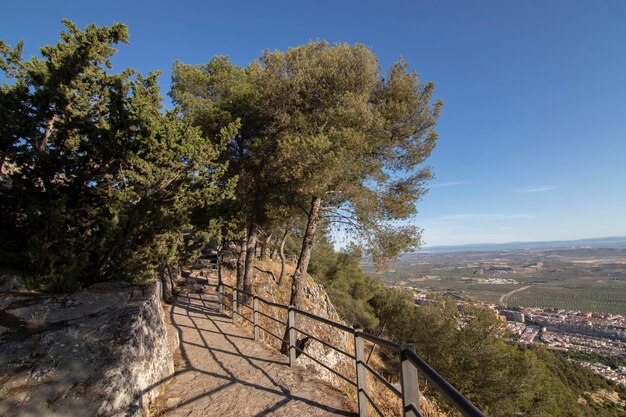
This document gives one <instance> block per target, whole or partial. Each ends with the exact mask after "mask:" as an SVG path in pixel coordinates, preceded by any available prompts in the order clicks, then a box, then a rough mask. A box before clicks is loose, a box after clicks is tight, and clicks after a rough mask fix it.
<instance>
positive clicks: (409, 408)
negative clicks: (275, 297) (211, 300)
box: [219, 280, 485, 417]
mask: <svg viewBox="0 0 626 417" xmlns="http://www.w3.org/2000/svg"><path fill="white" fill-rule="evenodd" d="M220 281H221V280H220ZM220 286H221V288H219V291H220V295H221V296H220V299H221V303H222V304H223V303H224V293H223V289H224V288H228V289H230V290H231V291H232V292H233V308H231V311H232V312H233V321H234V317H235V315H239V316H241V317H243V316H242V315H241V313H239V311H237V310H238V308H237V306H238V301H237V298H238V297H237V293H242V294H246V295H248V296H250V297H252V298H253V300H258V301H260V302H262V303H264V304H267V305H269V306H272V307H278V308H282V309H285V310H287V312H288V313H289V315H288V318H289V319H288V323H287V329H288V330H289V331H290V332H292V333H293V334H295V332H296V331H297V332H300V333H303V334H307V333H305V332H302V331H300V330H298V329H297V328H296V327H295V323H294V321H295V319H294V318H292V317H295V314H296V313H297V314H300V315H302V316H305V317H308V318H311V319H313V320H317V321H319V322H321V323H324V324H327V325H330V326H333V327H335V328H337V329H340V330H342V331H345V332H347V333H350V334H352V335H354V337H355V338H362V339H365V340H367V341H369V342H371V343H374V344H376V345H379V346H382V347H384V348H387V349H389V350H391V351H393V352H395V353H399V354H400V358H401V365H402V366H401V372H405V371H404V370H405V367H406V366H409V367H412V368H414V370H415V372H417V371H419V372H421V373H422V374H423V375H424V376H425V377H426V379H427V380H428V381H430V382H431V383H433V384H434V385H435V387H436V388H437V389H438V390H439V391H440V392H441V393H442V394H443V395H444V396H445V397H446V398H447V399H448V400H449V401H450V402H451V403H452V404H454V406H455V407H457V409H458V410H459V411H460V412H461V413H462V414H463V415H464V416H466V417H485V415H484V414H483V412H482V411H480V410H479V409H478V408H477V407H476V406H475V405H474V404H472V402H471V401H470V400H468V399H467V398H466V397H465V396H464V395H463V394H461V393H460V392H459V391H458V390H457V389H456V388H454V387H453V386H452V385H451V384H450V383H449V382H448V381H446V380H445V378H443V377H442V376H441V375H439V373H437V371H435V370H434V369H433V368H432V367H431V366H430V365H428V364H427V363H426V362H425V361H424V360H423V359H422V358H420V357H419V356H418V355H417V354H416V353H415V351H414V350H413V348H412V345H401V344H399V343H395V342H392V341H391V340H387V339H384V338H381V337H378V336H374V335H371V334H369V333H365V332H363V331H362V330H360V329H355V328H353V327H351V326H347V325H345V324H343V323H338V322H335V321H333V320H330V319H327V318H325V317H321V316H318V315H317V314H313V313H311V312H308V311H305V310H302V309H299V308H296V307H294V306H290V305H285V304H280V303H275V302H272V301H269V300H266V299H265V298H263V297H260V296H258V295H255V294H253V293H250V292H248V291H245V290H242V289H239V288H236V287H232V286H230V285H228V284H224V283H223V282H222V283H221V284H220ZM248 308H250V307H249V306H248ZM251 310H253V315H254V318H255V320H254V321H252V320H249V319H247V318H246V319H247V320H248V321H249V322H251V323H252V324H253V326H254V327H255V336H256V337H255V338H258V330H257V329H258V328H261V329H263V330H264V331H266V332H269V331H268V330H266V329H265V328H262V327H261V326H260V325H259V324H258V319H257V317H258V314H255V313H257V312H258V307H257V303H255V302H253V308H252V309H251ZM263 315H264V316H267V315H266V314H263ZM244 318H245V317H244ZM281 323H283V322H282V321H281ZM283 324H284V323H283ZM269 333H270V334H271V335H272V336H274V337H278V336H276V335H274V334H273V333H271V332H269ZM307 335H308V334H307ZM309 336H310V335H309ZM294 339H295V337H289V338H288V340H284V339H281V338H279V340H282V341H284V342H288V343H289V348H288V349H289V355H290V361H289V362H290V365H293V364H294V363H295V351H296V350H298V351H300V352H301V353H302V354H304V355H305V356H308V357H309V358H311V359H312V360H313V361H315V362H317V363H319V364H320V365H321V366H323V367H325V368H327V369H330V368H329V367H328V366H327V365H325V364H323V363H321V362H319V361H318V360H317V359H315V358H312V357H311V356H310V355H308V354H306V353H305V352H304V351H302V350H301V349H298V348H297V347H296V346H295V340H294ZM314 339H316V340H318V341H319V339H317V338H316V337H314ZM355 340H356V339H355ZM323 344H324V345H326V346H328V347H331V348H333V349H336V350H339V351H340V352H342V353H344V352H343V350H341V349H339V348H338V347H333V346H330V343H328V342H326V343H323ZM292 345H293V346H292ZM361 349H362V342H361ZM355 350H356V345H355ZM348 356H349V357H350V358H351V359H353V360H355V363H356V365H357V367H358V366H359V365H360V364H362V365H367V364H366V363H365V362H363V360H362V359H361V358H360V357H361V356H362V355H359V354H358V352H355V355H354V356H352V355H348ZM363 369H365V370H367V371H368V372H372V368H371V367H370V366H363ZM331 371H332V372H334V373H336V374H337V373H338V372H337V371H334V370H331ZM376 374H377V375H375V376H376V377H377V378H381V376H380V374H378V373H376ZM357 375H358V372H357ZM340 376H341V377H342V378H343V379H345V380H348V378H347V377H346V376H344V375H340ZM403 379H404V376H403ZM357 380H358V376H357ZM407 380H410V381H412V382H411V383H410V386H411V391H413V390H414V391H415V392H419V387H418V386H417V378H414V381H413V380H411V379H410V378H409V379H407ZM350 382H351V383H352V384H354V382H352V381H350ZM361 382H362V386H363V389H361V390H360V391H362V394H363V395H364V397H365V398H366V399H367V400H368V402H369V403H371V404H372V405H373V406H374V409H375V410H376V411H377V412H378V413H379V414H380V409H379V408H378V406H377V405H376V404H374V403H373V401H372V399H371V397H370V396H369V395H368V394H367V392H366V390H365V383H364V382H363V381H361ZM358 384H359V382H358V381H357V385H358ZM385 385H387V388H389V385H391V383H389V382H388V383H387V384H385ZM406 388H408V387H406ZM406 388H405V387H404V383H403V386H402V389H400V390H399V391H398V392H401V393H402V396H403V403H404V400H405V399H406V397H411V398H413V400H411V401H410V402H407V403H405V404H404V410H403V414H404V416H419V415H420V414H419V413H417V410H419V404H418V400H419V394H418V395H417V396H415V392H412V393H411V394H412V395H408V394H409V393H407V392H405V390H406ZM392 391H393V390H392ZM394 394H397V392H395V391H394ZM359 409H360V413H359V414H360V416H361V417H367V414H368V411H367V407H364V408H362V407H359ZM381 415H382V414H381Z"/></svg>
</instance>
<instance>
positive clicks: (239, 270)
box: [237, 232, 248, 290]
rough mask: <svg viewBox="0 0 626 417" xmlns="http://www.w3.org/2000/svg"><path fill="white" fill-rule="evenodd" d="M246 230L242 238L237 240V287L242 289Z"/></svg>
mask: <svg viewBox="0 0 626 417" xmlns="http://www.w3.org/2000/svg"><path fill="white" fill-rule="evenodd" d="M247 240H248V239H247V232H246V233H244V237H243V239H241V241H240V242H239V255H238V256H237V288H239V289H240V290H242V289H243V275H244V269H245V266H246V245H247Z"/></svg>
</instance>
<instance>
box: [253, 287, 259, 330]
mask: <svg viewBox="0 0 626 417" xmlns="http://www.w3.org/2000/svg"><path fill="white" fill-rule="evenodd" d="M252 312H253V314H252V321H253V322H254V340H259V299H258V298H256V295H253V296H252Z"/></svg>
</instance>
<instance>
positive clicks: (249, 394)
mask: <svg viewBox="0 0 626 417" xmlns="http://www.w3.org/2000/svg"><path fill="white" fill-rule="evenodd" d="M216 309H217V303H216V297H215V295H214V294H213V293H208V294H189V295H185V296H179V297H178V299H177V301H176V302H175V303H174V304H173V306H172V308H171V310H170V312H169V313H170V314H169V315H170V319H171V323H172V325H173V326H174V327H175V328H176V329H177V330H178V333H179V337H180V356H179V357H178V362H179V363H178V366H177V371H176V375H175V377H174V378H173V380H172V382H171V384H170V386H169V389H168V392H167V395H166V401H165V404H164V410H163V414H161V415H166V416H185V417H187V416H198V417H199V416H207V417H211V416H216V417H217V416H229V417H235V416H242V417H243V416H255V417H260V416H285V417H287V416H290V417H305V416H336V415H344V416H346V415H349V416H351V415H353V414H352V413H349V412H346V411H342V410H345V409H347V407H346V404H347V399H346V397H345V396H344V395H343V394H341V393H340V392H338V391H336V390H335V389H334V388H332V387H331V386H329V385H327V384H326V383H324V382H322V381H320V380H317V379H315V378H313V377H312V376H311V375H310V374H309V372H308V371H307V370H305V369H302V368H298V367H296V368H290V367H289V366H288V365H287V364H286V358H285V357H284V356H282V355H280V354H279V353H278V352H276V351H274V350H272V349H270V348H269V347H266V346H265V345H263V344H261V343H260V342H255V341H254V340H252V337H251V335H250V334H249V333H248V332H247V331H245V330H243V329H242V328H240V327H237V326H235V325H233V324H232V322H231V319H230V318H229V317H226V316H225V315H222V314H219V313H218V312H217V311H216Z"/></svg>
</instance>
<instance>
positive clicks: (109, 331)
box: [0, 283, 174, 417]
mask: <svg viewBox="0 0 626 417" xmlns="http://www.w3.org/2000/svg"><path fill="white" fill-rule="evenodd" d="M159 294H160V289H159V288H158V287H157V285H156V284H153V285H152V286H149V287H148V288H145V289H144V291H141V290H138V289H136V290H135V291H134V294H133V296H132V299H131V298H130V295H131V287H129V286H126V285H124V284H112V283H104V284H96V285H93V286H91V287H89V288H87V289H85V290H83V291H81V292H79V293H76V294H73V295H68V296H51V295H45V294H40V293H34V292H26V291H10V292H2V293H0V326H2V327H0V399H1V400H0V415H1V416H20V417H22V416H44V415H45V416H107V417H108V416H141V415H146V414H147V407H148V405H149V404H150V402H151V401H152V400H153V399H154V398H155V397H156V396H157V395H158V394H159V391H160V388H161V386H162V385H163V384H164V383H165V382H166V381H167V380H168V379H169V377H170V376H171V375H172V374H173V371H174V365H173V360H172V354H171V348H170V344H169V343H168V339H167V336H166V327H165V322H164V314H163V309H162V307H161V304H160V299H159Z"/></svg>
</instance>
